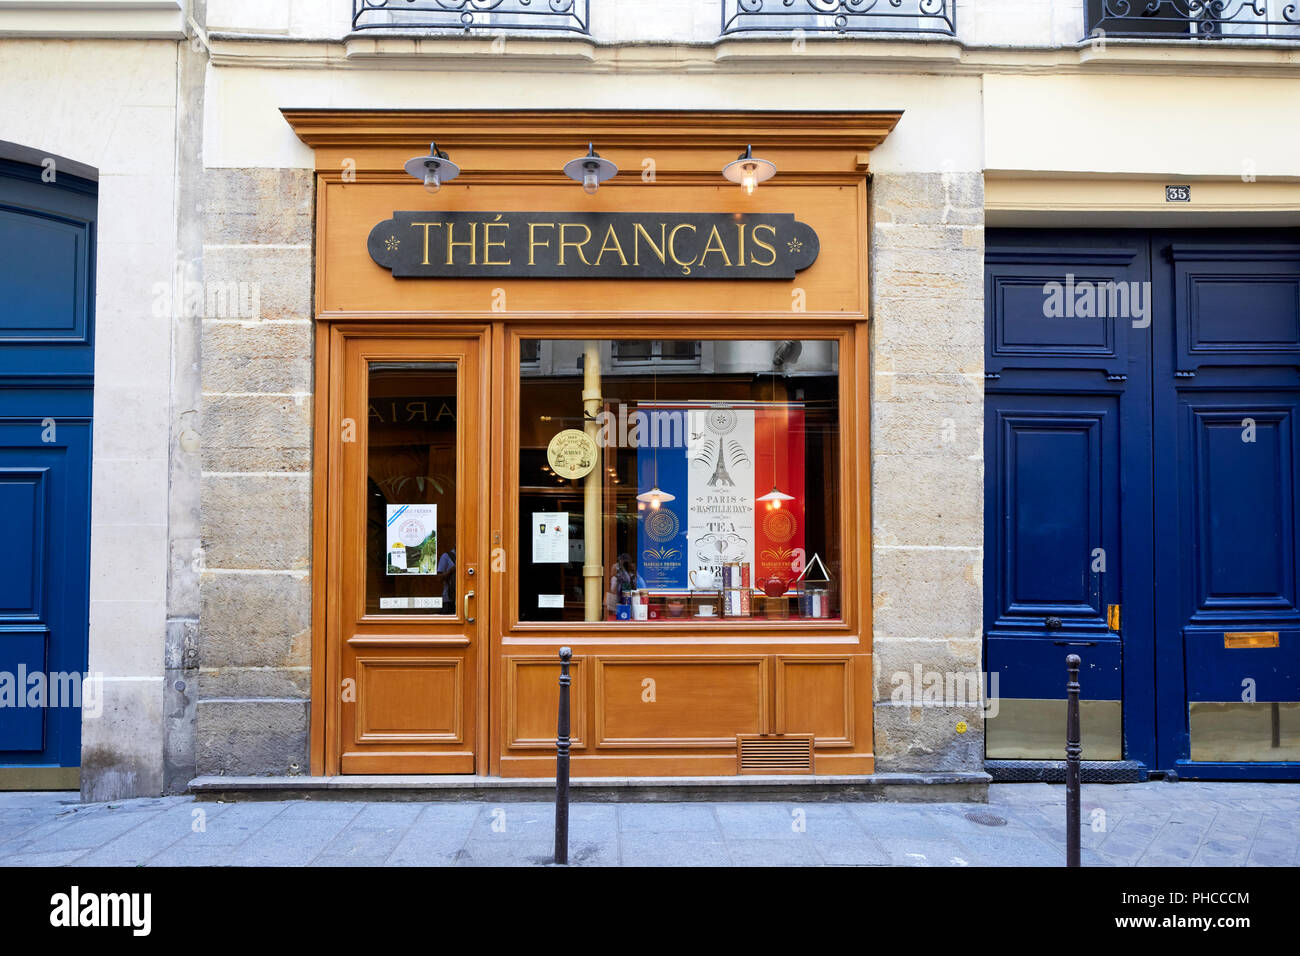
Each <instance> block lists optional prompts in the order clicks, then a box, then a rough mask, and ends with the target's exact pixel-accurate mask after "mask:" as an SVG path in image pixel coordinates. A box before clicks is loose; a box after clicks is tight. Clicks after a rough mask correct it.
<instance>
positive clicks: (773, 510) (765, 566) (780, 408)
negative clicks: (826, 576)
mask: <svg viewBox="0 0 1300 956" xmlns="http://www.w3.org/2000/svg"><path fill="white" fill-rule="evenodd" d="M754 444H755V446H756V451H757V454H756V455H755V472H754V497H755V498H756V499H757V498H761V497H762V496H764V495H768V494H770V492H771V491H772V490H773V489H775V490H776V491H778V492H782V493H784V494H787V495H791V496H793V500H790V501H780V500H774V501H757V500H756V501H755V502H754V509H755V514H754V572H755V573H754V587H755V588H757V589H758V590H759V591H763V590H765V586H766V585H767V583H768V581H770V580H771V579H772V578H773V577H776V578H780V579H781V580H782V581H784V582H785V585H786V589H787V590H789V589H790V588H792V587H793V586H794V579H795V578H796V577H797V576H798V574H799V570H800V568H801V567H802V560H803V547H804V528H803V520H804V490H805V489H804V447H805V445H806V441H805V435H804V410H803V406H802V405H800V404H785V403H776V404H772V405H760V406H759V407H758V408H756V409H755V411H754Z"/></svg>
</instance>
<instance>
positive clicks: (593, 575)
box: [582, 339, 605, 621]
mask: <svg viewBox="0 0 1300 956" xmlns="http://www.w3.org/2000/svg"><path fill="white" fill-rule="evenodd" d="M602 400H603V399H602V398H601V394H600V343H599V342H597V341H595V340H594V339H588V340H587V345H586V351H585V352H584V353H583V359H582V411H583V416H582V417H583V431H585V432H586V433H587V435H588V436H589V437H590V438H591V440H592V442H593V443H596V467H595V468H593V469H592V470H591V471H590V472H589V473H588V475H587V477H586V478H585V479H584V481H585V484H584V485H583V522H582V530H583V548H582V553H583V561H582V579H583V597H584V598H585V601H586V620H588V621H599V620H600V618H601V608H603V607H604V604H605V602H604V594H603V593H602V592H603V589H604V586H605V569H604V566H603V565H602V564H601V563H600V544H601V533H600V532H601V514H600V507H601V500H600V499H601V490H602V485H603V482H604V478H605V461H604V453H603V452H602V450H601V448H600V445H599V443H598V442H597V438H598V436H599V434H600V427H599V424H598V423H597V421H596V416H597V415H599V414H600V406H601V402H602Z"/></svg>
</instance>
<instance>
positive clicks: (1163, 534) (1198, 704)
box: [1152, 231, 1300, 778]
mask: <svg viewBox="0 0 1300 956" xmlns="http://www.w3.org/2000/svg"><path fill="white" fill-rule="evenodd" d="M1152 252H1153V264H1154V270H1153V279H1154V280H1155V285H1156V288H1157V290H1159V291H1158V294H1157V296H1156V302H1157V305H1158V311H1157V319H1156V322H1155V324H1154V326H1153V328H1154V332H1155V337H1154V342H1155V364H1154V370H1155V384H1156V388H1155V393H1154V416H1155V417H1154V421H1155V433H1156V436H1157V440H1156V448H1155V451H1156V455H1155V462H1154V465H1155V468H1154V471H1155V477H1156V502H1157V505H1156V528H1157V536H1156V542H1157V548H1156V564H1155V568H1154V576H1153V577H1154V582H1155V592H1156V596H1157V601H1156V641H1157V662H1158V663H1157V666H1158V678H1159V680H1158V685H1157V700H1158V702H1159V707H1160V711H1159V717H1158V724H1159V727H1160V741H1159V748H1160V750H1159V763H1160V766H1161V767H1162V768H1163V769H1167V770H1174V771H1176V772H1177V773H1179V774H1180V775H1182V776H1188V777H1252V778H1265V777H1277V778H1286V777H1298V776H1300V605H1298V604H1297V600H1298V599H1300V568H1298V567H1297V549H1298V547H1300V514H1298V513H1297V497H1300V473H1298V472H1300V469H1298V468H1297V465H1298V464H1300V425H1298V422H1297V419H1298V418H1300V244H1298V243H1297V242H1296V235H1295V233H1294V232H1293V231H1292V232H1289V233H1270V232H1263V231H1261V232H1256V233H1251V234H1223V233H1219V234H1214V233H1202V232H1193V233H1170V234H1163V235H1156V236H1153V237H1152Z"/></svg>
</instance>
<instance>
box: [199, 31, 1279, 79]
mask: <svg viewBox="0 0 1300 956" xmlns="http://www.w3.org/2000/svg"><path fill="white" fill-rule="evenodd" d="M209 41H210V44H211V55H212V63H213V65H214V66H218V67H222V66H243V67H263V68H265V67H271V68H292V69H322V68H344V69H355V70H382V69H394V70H430V69H439V70H454V71H456V72H475V71H484V72H494V73H509V72H521V73H547V72H555V73H566V72H575V71H578V72H583V73H597V74H618V73H626V74H634V73H676V74H687V73H691V74H693V73H700V74H706V75H707V74H709V73H719V74H726V73H742V74H744V73H759V72H763V73H830V74H836V73H842V74H843V73H887V74H915V73H919V72H924V73H931V74H939V75H943V74H952V75H979V74H985V73H1027V74H1033V73H1057V74H1061V73H1067V74H1068V73H1078V74H1108V73H1114V74H1138V75H1183V76H1234V77H1243V76H1278V77H1296V76H1297V73H1296V69H1297V67H1300V43H1290V44H1281V43H1264V42H1262V41H1230V40H1219V41H1216V42H1215V43H1214V44H1212V45H1211V44H1197V45H1191V44H1189V43H1188V42H1186V41H1167V42H1166V41H1150V40H1107V41H1106V43H1105V44H1104V45H1099V44H1094V43H1092V42H1090V41H1082V42H1080V43H1078V44H1075V45H1073V46H1064V47H1011V46H1006V47H994V46H966V45H964V44H962V43H961V42H960V41H958V40H953V39H950V38H897V37H894V38H884V39H857V38H854V39H845V40H838V39H820V38H809V39H808V40H807V41H806V42H805V43H804V46H803V48H802V51H801V52H795V51H794V50H793V49H792V45H791V43H790V41H789V40H785V39H764V38H759V39H735V38H723V39H719V41H718V42H716V43H712V44H687V43H675V44H672V43H615V44H610V43H601V42H597V41H594V40H592V39H590V38H588V37H550V38H538V37H530V36H520V37H514V36H507V37H506V38H505V47H504V52H502V48H501V46H500V45H499V43H498V42H497V41H496V40H494V39H493V38H492V37H486V36H485V37H479V36H472V37H458V36H457V37H453V36H447V35H426V36H392V35H387V34H385V35H382V36H371V35H364V34H361V35H351V36H349V37H347V38H345V39H343V40H327V39H290V38H285V37H282V36H250V35H246V34H230V33H213V34H210V35H209Z"/></svg>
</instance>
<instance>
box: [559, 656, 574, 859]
mask: <svg viewBox="0 0 1300 956" xmlns="http://www.w3.org/2000/svg"><path fill="white" fill-rule="evenodd" d="M572 657H573V651H571V650H570V649H569V648H567V647H561V648H560V716H559V720H558V723H557V726H556V736H555V862H556V863H568V862H569V684H570V683H572V681H571V679H570V678H569V661H570V660H571V659H572Z"/></svg>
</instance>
